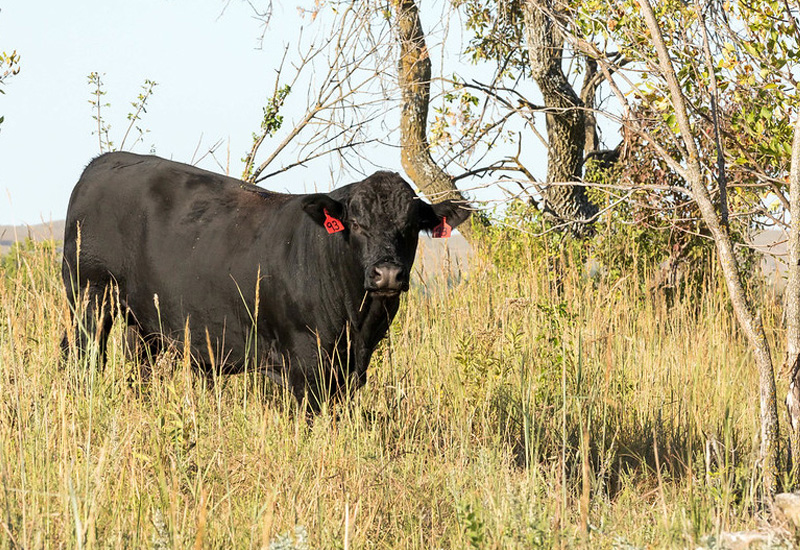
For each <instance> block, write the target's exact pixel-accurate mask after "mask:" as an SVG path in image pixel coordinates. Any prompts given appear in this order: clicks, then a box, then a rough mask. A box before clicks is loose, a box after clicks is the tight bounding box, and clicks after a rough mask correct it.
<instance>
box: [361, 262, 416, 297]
mask: <svg viewBox="0 0 800 550" xmlns="http://www.w3.org/2000/svg"><path fill="white" fill-rule="evenodd" d="M367 290H369V291H370V292H372V293H376V294H399V293H400V292H405V291H407V290H408V270H407V269H406V268H405V267H404V266H402V265H399V264H396V263H391V262H382V263H379V264H375V265H374V266H372V267H371V268H369V269H368V270H367Z"/></svg>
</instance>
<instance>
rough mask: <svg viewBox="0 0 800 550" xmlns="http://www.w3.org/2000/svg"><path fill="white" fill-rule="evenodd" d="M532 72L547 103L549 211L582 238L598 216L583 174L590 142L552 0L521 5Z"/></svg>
mask: <svg viewBox="0 0 800 550" xmlns="http://www.w3.org/2000/svg"><path fill="white" fill-rule="evenodd" d="M522 12H523V18H524V23H525V36H526V41H527V47H528V59H529V61H530V68H531V74H532V76H533V79H534V81H535V82H536V84H537V86H538V87H539V90H540V91H541V93H542V99H543V101H544V104H545V106H546V107H547V111H546V112H547V114H546V124H547V141H548V150H547V183H548V184H550V185H548V186H546V188H545V191H544V197H543V198H544V203H545V211H546V212H547V213H548V214H549V215H550V216H551V217H553V218H554V220H555V221H556V222H557V223H566V224H568V225H569V227H570V229H571V230H572V231H573V233H575V234H576V235H578V236H583V235H586V234H588V233H590V232H591V226H590V224H589V223H586V222H587V221H588V220H590V219H592V218H593V217H594V216H595V215H596V214H597V207H596V206H595V205H594V204H592V203H591V202H590V201H589V197H588V196H587V194H586V187H585V186H583V185H579V184H574V182H579V181H581V179H582V175H583V153H584V145H585V143H586V111H585V105H584V103H583V101H582V100H581V98H580V97H578V95H577V94H576V93H575V90H574V89H573V88H572V86H571V85H570V83H569V80H568V79H567V77H566V75H565V74H564V70H563V68H562V66H561V60H562V53H563V50H564V39H563V37H562V36H561V34H560V33H559V32H558V30H557V29H556V26H555V25H554V23H553V21H552V19H551V17H552V14H553V13H554V11H553V2H552V0H526V1H525V2H523V4H522Z"/></svg>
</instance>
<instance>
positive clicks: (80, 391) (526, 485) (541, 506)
mask: <svg viewBox="0 0 800 550" xmlns="http://www.w3.org/2000/svg"><path fill="white" fill-rule="evenodd" d="M522 250H523V251H522V252H521V253H520V254H519V256H518V257H517V258H515V261H514V262H513V263H512V264H509V265H507V266H506V267H495V266H494V265H492V264H491V263H489V262H488V261H486V260H485V259H482V258H481V255H479V256H478V257H477V258H476V259H475V260H474V262H473V263H474V265H473V267H472V269H471V272H470V274H469V275H468V276H467V277H465V278H464V279H463V280H461V281H460V282H457V283H452V284H450V285H447V284H443V283H440V284H433V283H430V282H429V283H426V284H418V285H416V286H414V287H413V288H412V290H411V292H409V294H408V296H407V298H405V299H404V303H403V306H402V307H401V311H400V313H399V314H398V316H397V318H396V320H395V322H394V324H393V325H392V327H391V331H390V337H389V338H388V340H387V341H385V343H384V344H383V345H382V346H381V347H380V348H379V350H378V351H377V352H376V353H375V356H374V357H373V362H372V367H371V371H370V378H369V382H368V384H367V386H366V387H365V388H364V389H363V390H362V391H361V392H360V393H359V394H358V395H357V396H356V397H355V399H353V401H352V402H351V403H350V404H349V405H348V406H345V407H339V408H338V409H337V411H336V414H330V413H329V412H323V414H322V415H321V416H320V417H319V418H317V419H316V421H315V422H313V424H311V425H309V424H308V423H307V422H306V420H305V418H304V416H303V415H302V414H298V413H297V410H296V406H295V405H294V403H293V402H292V400H291V399H290V398H289V397H287V396H286V395H285V394H284V393H283V392H281V391H279V390H277V389H276V388H275V387H273V386H272V385H271V384H269V383H265V382H264V381H263V380H262V379H261V378H260V377H258V376H255V375H248V376H236V377H229V378H226V379H223V380H220V381H218V382H217V383H216V384H209V383H206V381H205V380H204V379H203V378H201V377H198V376H196V375H194V374H193V373H192V372H191V368H190V367H189V366H188V365H187V364H186V362H185V361H184V360H183V359H182V358H181V357H180V356H179V355H173V356H170V357H166V358H165V359H164V360H162V361H160V362H159V365H158V367H157V369H156V372H155V376H154V378H153V381H152V383H151V385H150V386H149V387H148V388H146V390H145V391H144V393H143V394H141V395H140V394H139V393H138V392H137V391H135V390H134V389H132V388H131V385H130V384H129V380H130V377H131V375H132V373H133V372H134V371H135V366H134V365H132V364H131V363H130V362H129V361H127V360H126V359H125V358H124V356H123V353H122V339H121V331H120V329H119V327H117V328H115V331H114V334H113V336H112V339H111V342H110V344H109V361H108V364H107V366H106V367H105V369H104V370H100V369H97V368H96V366H95V365H94V361H92V360H89V361H88V364H86V363H85V362H84V363H81V364H78V363H76V361H75V360H74V359H71V360H70V361H69V362H68V363H67V364H66V366H62V365H61V364H60V361H59V349H58V343H59V340H60V337H61V334H62V332H63V330H64V329H65V327H66V326H67V324H68V316H67V306H66V300H65V298H64V293H63V289H62V284H61V281H60V276H59V273H60V256H59V254H58V253H57V252H56V251H55V248H54V247H53V246H52V244H50V245H47V244H44V245H37V246H36V247H35V248H34V249H32V250H31V251H29V252H26V253H24V254H17V255H16V256H15V257H14V260H13V261H6V266H7V268H6V270H5V271H4V272H0V524H1V525H2V527H0V548H97V547H100V548H117V547H129V548H142V547H153V548H187V547H191V548H273V549H277V548H315V549H316V548H320V549H324V548H353V549H357V548H381V549H392V548H418V549H435V548H445V549H446V548H459V549H461V548H487V549H492V548H498V549H499V548H553V547H567V548H569V547H589V548H634V547H650V548H672V547H675V548H684V547H694V546H696V545H697V544H699V542H700V541H701V539H702V537H706V536H709V535H710V536H714V535H715V534H716V533H719V531H721V530H736V529H740V528H752V527H756V526H758V525H760V523H761V521H762V519H763V512H761V511H759V508H758V506H757V505H756V502H757V492H756V489H755V488H756V487H757V486H758V483H759V480H758V479H757V477H756V475H757V474H756V472H757V469H756V468H755V466H754V463H755V460H756V458H757V449H758V441H757V435H758V425H759V421H758V397H757V396H758V393H757V375H756V373H755V369H754V366H753V362H752V360H751V357H750V354H749V352H748V351H747V349H746V346H745V344H744V343H743V340H742V338H741V337H740V336H739V335H738V331H737V329H736V327H735V322H734V320H733V318H732V315H731V313H730V311H729V307H728V305H727V300H726V297H725V295H724V290H722V289H721V288H718V287H717V286H716V285H715V284H714V283H713V282H712V283H706V285H705V288H704V292H702V293H700V294H699V295H696V296H695V297H694V298H692V299H690V300H689V299H687V300H683V301H678V302H677V303H676V304H675V305H674V306H673V307H672V308H667V307H666V306H665V305H664V304H663V302H662V300H660V299H653V298H652V297H651V296H650V295H648V293H647V292H646V291H645V290H643V289H645V288H646V287H647V281H642V280H640V278H639V277H638V276H637V275H636V274H635V273H632V274H630V275H627V276H623V277H622V278H618V279H616V280H615V281H609V282H604V281H602V280H600V281H596V280H591V279H588V278H586V277H585V276H584V275H583V273H582V269H579V268H574V267H568V266H569V262H566V263H565V264H564V265H566V266H567V267H565V268H564V269H563V270H562V271H561V274H560V275H559V277H558V280H557V281H556V280H555V277H554V276H553V275H552V273H551V272H550V271H549V270H548V269H547V263H546V261H545V260H543V259H542V258H541V257H538V256H537V255H536V254H535V253H533V252H528V253H526V252H525V251H524V249H522ZM711 280H712V281H713V277H711ZM765 302H766V300H765ZM763 307H764V318H765V322H766V324H767V328H768V331H769V333H770V335H771V337H772V338H773V339H778V338H779V337H780V334H779V333H777V332H776V329H775V328H774V327H775V324H776V321H775V319H776V316H777V313H776V312H777V311H778V310H777V308H774V307H768V306H763ZM777 341H780V340H779V339H778V340H777ZM784 389H785V380H779V392H781V393H782V392H783V390H784Z"/></svg>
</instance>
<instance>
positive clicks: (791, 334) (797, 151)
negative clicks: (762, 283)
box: [784, 117, 800, 488]
mask: <svg viewBox="0 0 800 550" xmlns="http://www.w3.org/2000/svg"><path fill="white" fill-rule="evenodd" d="M789 213H790V216H791V222H790V224H789V266H788V272H789V273H788V275H789V278H788V281H787V284H786V291H785V292H786V300H785V305H784V311H785V313H786V360H785V363H784V368H785V369H786V370H788V371H789V373H790V375H789V391H788V392H787V393H786V401H785V403H786V413H787V415H788V416H789V443H790V448H789V450H790V453H791V459H792V471H791V476H792V484H793V485H794V488H797V486H798V483H799V482H800V117H798V118H797V121H796V122H795V126H794V138H793V140H792V167H791V170H790V173H789Z"/></svg>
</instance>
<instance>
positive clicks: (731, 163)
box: [560, 0, 800, 497]
mask: <svg viewBox="0 0 800 550" xmlns="http://www.w3.org/2000/svg"><path fill="white" fill-rule="evenodd" d="M562 6H564V5H562ZM565 9H566V8H565ZM715 9H717V10H718V11H714V10H715ZM739 10H741V11H739ZM745 12H747V13H745ZM795 17H796V14H795V12H794V11H793V9H792V8H790V7H789V6H788V5H787V6H783V5H777V4H773V3H769V2H755V3H751V4H748V5H747V6H745V7H736V8H734V9H731V8H730V6H728V5H727V4H725V5H723V6H718V7H715V6H714V5H711V4H709V5H708V6H705V7H704V6H700V5H698V4H695V5H691V4H690V5H685V4H675V3H667V4H662V5H659V6H658V9H655V8H654V7H653V5H652V4H650V3H649V2H648V1H646V0H645V1H643V2H642V1H637V2H628V1H625V0H622V1H616V2H610V3H607V2H593V1H592V2H587V3H585V4H583V5H581V6H580V7H579V8H576V9H573V10H572V11H571V12H570V16H569V17H565V18H562V19H560V24H561V25H562V28H563V30H564V32H565V33H566V34H569V36H570V41H571V43H572V45H573V47H574V48H576V49H580V50H581V51H583V52H584V53H585V54H586V55H589V56H591V57H593V58H594V59H595V60H596V61H597V63H598V66H599V68H600V70H601V71H602V72H603V73H604V75H605V77H606V80H607V82H608V83H609V86H610V87H611V88H612V90H613V91H614V94H615V96H616V99H617V101H618V104H619V108H620V110H621V113H620V112H617V113H609V116H612V117H613V118H614V119H616V120H620V121H621V122H622V123H623V124H624V126H625V128H626V130H627V131H629V132H631V133H632V134H634V135H636V136H637V138H638V139H640V140H641V141H642V142H643V143H644V144H646V146H647V147H649V148H650V149H651V150H652V151H653V152H654V153H655V155H656V156H658V157H659V158H660V159H661V160H662V161H663V162H664V163H665V164H666V165H667V166H668V168H669V170H670V171H671V172H672V173H674V174H675V175H676V177H677V181H678V183H677V185H676V187H679V188H680V187H682V188H683V193H684V194H685V195H686V196H688V197H690V198H691V199H692V200H693V201H694V202H695V203H696V206H697V209H698V212H699V215H700V217H701V220H702V222H703V225H704V226H705V228H706V229H707V231H708V233H709V234H710V236H711V238H712V239H713V242H714V245H715V249H716V252H717V256H718V261H719V264H720V267H721V271H722V275H723V278H724V281H725V284H726V288H727V291H728V296H729V299H730V300H731V304H732V306H733V309H734V312H735V315H736V318H737V321H738V323H739V326H740V327H741V329H742V332H743V334H744V336H745V337H746V339H747V341H748V343H749V345H750V348H751V350H752V353H753V358H754V362H755V366H756V369H757V371H758V373H759V379H760V388H759V395H760V409H761V449H760V463H761V467H762V482H763V490H764V495H765V496H766V497H769V496H770V495H772V493H773V492H774V491H775V489H776V486H777V474H778V468H779V455H778V451H779V449H778V444H779V439H778V435H779V431H778V416H777V405H776V396H775V380H774V372H773V364H772V356H771V350H770V346H769V343H768V340H767V338H766V335H765V332H764V328H763V325H762V323H761V317H760V315H759V314H758V311H757V305H756V302H755V300H754V299H753V298H752V297H751V296H749V295H748V293H747V292H746V290H745V286H744V284H743V280H742V273H743V269H742V264H741V256H740V255H738V254H737V253H736V250H735V247H736V246H737V242H736V239H735V231H734V230H733V229H732V228H733V227H734V224H738V225H740V226H742V227H744V228H751V227H758V226H760V225H763V224H764V223H765V222H764V219H769V220H772V221H773V222H774V223H785V220H786V216H785V214H784V213H782V212H781V209H782V208H787V207H791V208H800V207H797V206H796V203H794V202H792V201H794V200H796V199H797V198H800V197H798V196H800V192H798V191H797V190H795V189H793V190H792V193H794V195H792V194H790V197H789V198H788V199H787V197H785V195H784V190H785V185H783V181H782V179H781V178H780V176H781V175H784V176H785V173H786V172H785V171H786V169H787V168H788V165H789V161H788V159H789V157H790V154H791V148H790V147H789V146H788V143H786V142H785V136H787V135H791V134H792V131H793V130H792V127H791V124H789V123H788V121H789V120H790V118H791V115H792V114H793V113H794V116H796V113H797V103H798V99H799V98H798V97H797V94H796V93H795V92H794V89H795V88H796V86H794V85H791V86H787V84H792V83H793V77H792V75H791V73H790V71H789V70H788V69H787V67H790V66H791V64H790V63H789V60H791V59H792V57H793V56H796V53H797V43H798V41H797V36H798V35H797V34H796V26H795V25H793V24H792V22H793V21H794V20H795ZM775 26H778V30H777V31H775V32H773V31H772V30H771V29H772V28H774V27H775ZM781 27H783V28H781ZM791 27H794V30H792V29H791ZM768 29H769V30H768ZM764 31H766V35H767V36H768V37H769V39H768V40H767V41H766V43H765V45H764V46H763V47H761V48H760V47H756V46H754V44H756V42H754V41H753V40H752V37H753V36H763V35H764V34H765V32H764ZM593 34H598V35H602V36H605V37H606V38H607V39H608V40H612V41H613V42H614V43H615V44H616V45H617V46H618V47H619V50H620V52H621V53H622V56H623V58H624V59H626V63H628V64H629V66H630V68H631V69H636V71H632V70H628V71H627V72H626V71H625V70H624V69H623V67H621V66H620V64H619V63H618V62H617V60H615V59H612V58H610V57H609V56H608V55H606V54H605V53H604V52H602V51H600V50H599V49H598V48H597V47H596V46H595V43H594V42H593V41H592V40H587V39H585V38H584V37H585V36H591V35H593ZM787 63H788V65H787ZM623 90H624V91H623ZM637 105H646V106H647V108H646V110H645V111H642V110H641V109H640V108H637ZM642 112H648V113H649V116H650V120H643V119H642V118H639V117H637V116H636V114H637V113H642ZM768 129H771V131H768ZM794 131H795V137H796V136H797V134H796V128H795V129H794ZM797 147H800V145H797V144H796V148H795V155H794V156H793V157H792V160H791V166H792V177H793V178H797V177H798V176H797V170H798V168H797V166H798V162H800V153H798V152H797V151H798V149H797ZM731 175H734V176H735V177H734V178H733V179H731V178H730V176H731ZM794 181H795V182H796V179H795V180H794ZM731 183H733V184H734V185H731ZM770 197H776V198H777V199H778V200H777V201H772V202H771V203H767V201H768V200H769V199H770ZM769 204H772V205H773V206H769ZM794 220H796V218H794V217H793V218H792V221H793V222H794ZM798 233H800V228H794V229H793V234H794V236H795V237H796V236H797V234H798ZM796 253H797V251H795V252H793V254H796ZM796 268H797V266H796V265H795V266H792V269H795V270H796ZM795 276H797V274H795ZM791 284H798V282H797V279H795V280H794V283H791V282H790V285H791ZM797 292H798V289H795V290H793V291H789V294H790V300H789V302H787V308H788V309H787V317H788V318H789V319H790V321H789V323H790V325H791V324H792V323H797V320H795V321H792V320H791V319H792V316H793V315H795V313H794V311H793V310H796V308H797V305H796V304H795V305H793V304H792V303H791V302H792V301H794V302H797V296H796V295H797ZM797 319H800V317H798V318H797ZM789 332H790V334H792V333H793V330H791V329H790V331H789ZM794 337H795V338H798V336H796V335H795V336H794ZM791 338H792V337H791V336H790V340H791ZM793 345H795V346H798V343H794V344H793ZM794 349H795V350H796V349H798V347H795V348H794ZM788 359H789V360H790V363H792V364H796V363H797V361H796V355H794V356H792V355H791V354H790V355H789V357H788ZM795 387H796V385H795ZM792 396H793V394H791V393H790V398H791V397H792ZM787 402H791V399H787ZM791 403H792V404H796V402H791ZM790 409H791V407H790ZM796 418H797V417H793V418H792V423H793V427H794V428H795V430H793V431H796V429H797V424H796V423H795V419H796ZM794 437H795V438H796V435H795V436H794ZM795 456H797V454H796V453H795Z"/></svg>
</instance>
